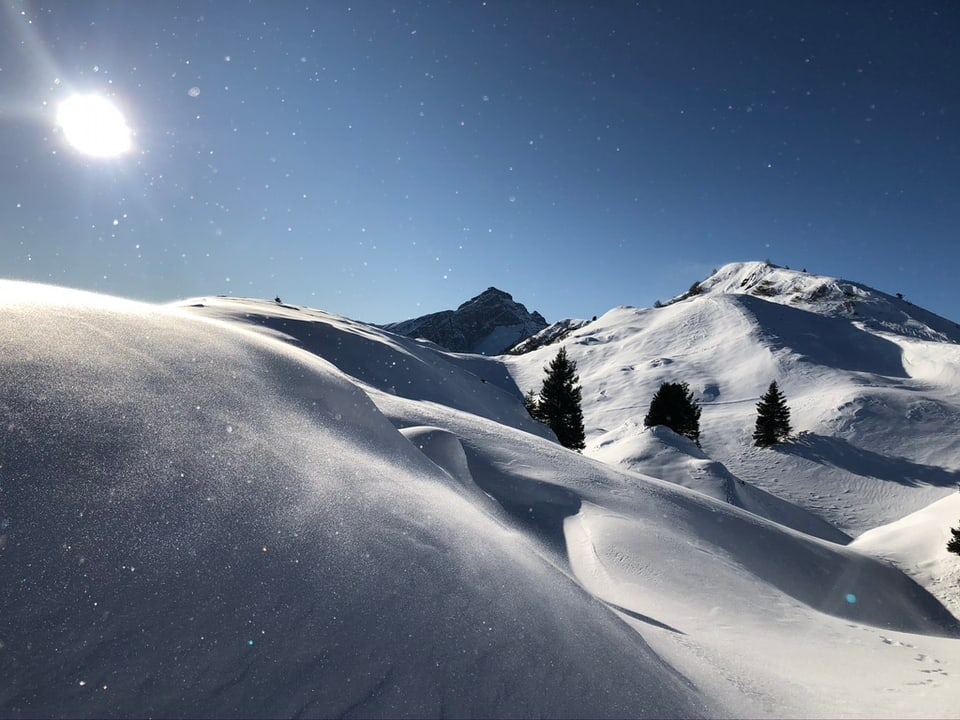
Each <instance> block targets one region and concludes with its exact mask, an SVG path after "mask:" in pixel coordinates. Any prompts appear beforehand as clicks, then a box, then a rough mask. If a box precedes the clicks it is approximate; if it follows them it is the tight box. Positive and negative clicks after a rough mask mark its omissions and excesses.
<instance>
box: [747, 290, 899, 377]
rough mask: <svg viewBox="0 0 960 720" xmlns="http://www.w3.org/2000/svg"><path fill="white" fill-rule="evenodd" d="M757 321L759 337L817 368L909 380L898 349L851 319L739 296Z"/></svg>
mask: <svg viewBox="0 0 960 720" xmlns="http://www.w3.org/2000/svg"><path fill="white" fill-rule="evenodd" d="M737 299H738V300H739V301H740V303H741V304H742V305H743V306H744V307H745V308H746V309H747V310H748V311H749V312H750V313H751V314H752V315H753V316H754V317H755V318H756V319H757V322H758V323H759V324H760V328H761V334H762V336H763V337H764V338H765V339H766V340H767V341H768V342H769V343H770V344H771V345H772V346H773V347H784V348H787V349H789V350H792V351H793V352H795V353H797V354H798V355H801V356H802V357H803V358H804V359H805V360H807V361H809V362H813V363H816V364H818V365H828V366H830V367H833V368H837V369H838V370H850V371H853V372H865V373H872V374H875V375H883V376H886V377H895V378H906V377H909V375H908V373H907V372H906V370H904V368H903V354H902V351H901V349H900V346H899V345H897V344H895V343H892V342H890V341H889V340H885V339H884V338H882V337H879V336H877V335H874V334H873V333H870V332H867V331H865V330H861V329H860V328H858V327H857V326H856V325H854V324H853V320H854V319H856V318H855V317H854V318H839V317H828V316H825V315H818V314H816V313H812V312H809V311H807V310H800V309H799V308H793V307H789V306H787V305H781V304H779V303H775V302H770V301H768V300H762V299H760V298H755V297H752V296H750V295H739V296H737Z"/></svg>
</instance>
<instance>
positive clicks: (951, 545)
mask: <svg viewBox="0 0 960 720" xmlns="http://www.w3.org/2000/svg"><path fill="white" fill-rule="evenodd" d="M950 534H951V535H953V537H952V538H950V539H949V540H948V541H947V550H949V551H950V552H952V553H956V554H957V555H960V525H958V526H957V527H955V528H950Z"/></svg>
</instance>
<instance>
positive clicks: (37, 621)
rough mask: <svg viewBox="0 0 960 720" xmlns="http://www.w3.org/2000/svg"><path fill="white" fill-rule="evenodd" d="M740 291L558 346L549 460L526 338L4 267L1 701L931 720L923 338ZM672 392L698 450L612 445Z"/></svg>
mask: <svg viewBox="0 0 960 720" xmlns="http://www.w3.org/2000/svg"><path fill="white" fill-rule="evenodd" d="M758 269H762V267H761V266H759V265H758V266H757V267H751V268H744V267H740V268H739V269H737V268H726V269H724V270H723V271H721V272H722V273H725V275H724V277H725V278H726V277H728V276H729V278H730V280H729V283H728V284H730V283H732V284H736V281H737V278H741V277H742V276H743V274H744V273H746V275H747V276H750V277H753V276H754V274H755V272H756V271H757V270H758ZM775 270H776V271H777V273H780V272H782V271H780V270H779V269H775ZM738 273H739V274H738ZM771 277H772V279H771V282H773V280H777V277H778V276H771ZM763 279H764V277H763V276H762V275H761V276H758V277H756V278H755V280H756V282H762V281H763ZM782 279H783V282H784V283H786V284H787V285H788V286H789V287H794V284H796V283H799V282H800V281H799V280H796V279H792V278H791V277H789V276H787V275H784V276H783V278H782ZM791 283H792V284H791ZM765 287H766V286H765ZM766 291H767V290H766V289H765V290H764V292H766ZM791 292H793V291H791ZM864 292H867V291H866V290H865V291H864ZM768 299H769V298H768ZM868 299H869V298H868ZM754 300H757V298H756V297H755V296H743V297H740V296H739V295H738V294H736V293H733V292H731V291H729V290H723V289H716V290H708V291H706V292H705V293H704V294H702V295H699V296H696V297H693V298H690V299H688V300H684V301H681V302H676V303H673V304H670V305H668V306H666V307H664V308H661V309H658V310H636V309H630V308H619V309H616V310H613V311H611V312H610V313H607V315H605V316H603V317H601V318H600V319H598V320H597V321H596V322H591V323H590V324H588V325H585V326H583V327H581V328H579V329H578V330H575V331H574V332H572V333H571V334H570V335H569V336H568V337H566V338H565V339H564V340H563V343H564V345H565V346H566V347H567V349H568V352H569V353H570V355H571V357H572V358H573V359H574V360H576V361H577V362H578V364H579V368H580V374H581V380H582V383H583V385H584V401H585V402H584V410H585V416H586V419H587V422H588V425H589V427H588V447H587V448H586V451H585V454H584V455H579V454H576V453H573V452H570V451H568V450H565V449H563V448H561V447H560V446H559V445H558V444H557V443H556V442H555V441H553V439H552V438H551V437H550V433H549V431H547V430H545V429H544V428H542V427H541V426H539V425H537V424H536V423H533V422H532V421H531V420H530V418H529V417H528V416H527V415H526V414H525V412H524V410H523V403H522V395H521V391H520V389H521V388H523V389H526V388H527V387H533V386H535V385H537V384H538V383H537V380H538V378H540V377H542V367H543V365H544V364H546V362H547V361H549V359H550V358H551V357H552V356H553V355H554V354H555V353H556V348H557V346H555V345H551V346H546V347H544V348H542V349H539V350H537V351H535V352H532V353H530V354H528V355H524V356H518V357H512V356H511V357H502V358H485V357H479V356H472V355H458V354H455V353H449V352H445V351H443V350H441V349H439V348H438V347H436V346H434V345H432V344H430V343H425V342H420V341H415V340H409V339H407V338H402V337H398V336H396V335H392V334H390V333H389V332H386V331H382V330H379V329H377V328H374V327H372V326H369V325H365V324H363V323H358V322H355V321H351V320H348V319H345V318H340V317H337V316H334V315H331V314H329V313H324V312H322V311H319V310H311V309H308V308H299V307H294V306H288V305H283V304H280V303H276V302H268V301H258V300H252V299H232V298H197V299H193V300H188V301H184V302H182V303H178V304H175V305H167V306H152V305H145V304H139V303H133V302H129V301H123V300H119V299H115V298H108V297H104V296H98V295H91V294H87V293H79V292H76V291H68V290H63V289H59V288H53V287H49V286H39V285H29V284H24V283H15V282H0V306H2V312H0V362H2V365H0V408H2V410H3V421H4V425H3V427H4V433H3V434H2V435H0V573H2V576H0V577H2V580H3V581H2V582H0V677H2V678H4V682H2V683H0V715H2V716H4V717H7V716H53V715H68V716H96V717H124V716H148V715H149V716H165V717H169V716H192V717H239V716H242V717H279V716H321V717H328V716H365V717H397V716H416V717H433V716H441V715H443V716H446V715H453V716H467V715H470V716H509V717H528V716H541V717H542V716H547V717H613V716H618V717H624V716H626V717H697V716H706V717H745V716H779V717H821V716H841V715H842V716H850V717H908V716H909V717H950V716H953V715H954V714H955V709H956V705H957V701H958V699H960V694H958V690H957V688H956V683H954V682H952V680H951V678H950V674H952V673H956V672H957V669H958V668H960V622H958V620H957V619H956V618H955V617H954V616H953V615H951V613H950V612H948V608H949V609H952V610H953V611H954V612H956V611H957V608H958V603H957V602H956V598H957V597H958V595H957V587H956V585H957V580H958V567H960V558H958V557H957V556H955V555H953V556H951V555H949V554H948V553H946V551H945V549H944V548H943V546H944V545H945V542H946V534H947V533H948V530H949V527H950V526H951V525H955V524H956V523H957V521H958V520H960V502H958V500H957V498H960V494H958V493H957V492H956V486H955V485H951V481H952V480H953V479H954V477H955V475H954V473H955V470H954V468H955V467H956V465H955V461H956V454H955V450H956V446H955V444H954V442H953V440H952V438H951V432H952V429H953V427H954V426H953V423H955V422H957V420H958V418H960V399H958V398H957V395H956V391H955V390H953V389H952V388H951V387H950V382H951V378H952V377H953V373H954V372H956V357H957V356H956V354H955V352H954V349H955V347H956V346H955V345H952V344H950V343H947V342H944V340H943V338H940V339H938V338H937V337H936V336H935V333H938V332H945V331H946V330H948V329H949V328H948V327H946V326H945V325H944V326H942V327H941V326H940V325H939V324H938V321H936V320H935V319H931V318H923V317H921V316H920V314H919V313H914V314H912V315H911V317H912V318H920V320H918V321H917V322H922V324H923V327H926V328H930V329H932V330H933V334H931V333H928V332H926V331H924V330H923V329H922V328H921V327H919V325H909V326H908V324H907V323H905V322H904V323H901V324H902V325H903V327H908V332H907V333H906V334H903V333H899V332H896V331H895V330H896V328H895V327H893V325H892V324H891V323H890V322H888V323H887V324H886V325H883V326H882V327H880V326H879V325H878V324H876V323H873V324H871V323H869V322H866V321H865V320H864V315H863V311H861V314H860V315H859V317H858V319H857V320H853V319H848V324H849V323H853V322H859V323H863V324H862V325H860V326H856V327H851V326H845V325H843V322H842V320H841V319H838V318H839V316H838V315H837V314H836V313H837V312H838V311H837V310H836V307H834V308H833V309H830V308H827V309H826V310H824V311H823V312H824V314H823V315H822V317H823V319H824V323H823V324H821V323H819V322H818V321H817V320H816V319H815V318H813V319H811V318H810V317H807V315H803V316H796V315H794V314H792V313H785V314H783V315H782V316H781V315H779V314H777V312H778V311H777V310H776V309H775V308H774V309H773V310H770V309H769V308H766V306H765V305H764V306H759V305H758V306H754V305H752V304H751V302H752V301H754ZM764 302H767V300H764ZM788 302H791V301H789V300H788ZM878 302H879V301H878ZM784 307H785V308H787V309H788V310H789V309H794V310H796V307H795V306H792V307H791V306H789V305H784ZM811 307H813V306H812V305H811ZM837 307H841V308H842V305H840V306H837ZM761 308H762V309H761ZM764 312H768V313H769V316H768V315H764ZM798 312H799V311H798ZM804 312H806V313H807V314H813V315H817V313H814V312H813V311H812V310H809V309H808V310H805V311H804ZM774 316H775V317H777V318H781V317H782V318H784V320H783V321H782V323H781V324H778V325H776V326H775V327H771V326H769V325H768V324H766V323H767V322H768V317H774ZM885 317H886V316H885ZM778 322H780V321H778ZM885 322H886V320H885ZM944 322H945V321H944ZM938 328H939V329H938ZM809 332H814V333H818V334H820V337H819V339H817V338H806V337H805V334H807V333H809ZM858 332H859V333H862V338H861V336H860V335H858V334H857V333H858ZM830 338H839V339H844V340H846V339H849V338H861V339H862V340H863V342H860V343H858V344H850V345H845V346H843V347H842V348H837V347H835V346H833V345H831V343H830V342H828V341H827V340H828V339H830ZM804 343H806V344H804ZM888 345H890V346H893V347H898V348H900V349H901V350H900V353H901V354H900V357H901V358H902V360H901V364H900V366H899V367H900V368H901V369H902V372H899V371H897V367H898V366H897V365H896V363H895V362H894V358H895V355H896V354H895V353H894V352H892V351H888V350H884V352H883V353H880V354H879V355H878V354H877V352H876V349H877V348H887V346H888ZM798 348H799V349H798ZM928 351H929V352H928ZM884 353H886V354H884ZM668 379H678V380H685V381H687V382H689V383H690V385H691V388H693V389H694V390H695V392H696V394H697V395H698V397H700V398H701V399H702V400H703V403H704V412H703V430H704V432H703V440H704V442H703V448H702V450H701V449H698V448H696V446H694V445H692V444H691V443H689V442H688V441H686V440H685V439H683V438H679V437H677V436H676V435H673V434H672V433H670V432H669V431H668V430H666V429H663V428H659V429H656V430H645V429H643V428H642V417H643V414H644V413H645V411H646V406H647V405H648V403H649V398H650V397H651V396H652V392H653V390H655V389H656V386H657V385H658V384H659V382H661V381H662V380H668ZM771 379H776V380H777V381H778V383H779V384H780V386H781V388H782V389H783V390H784V392H785V393H786V396H787V400H788V402H789V403H790V405H791V407H792V408H793V411H794V422H795V425H796V429H797V430H800V431H805V432H806V434H805V435H803V436H802V437H800V438H798V439H797V440H796V442H794V443H792V444H790V445H789V446H787V447H781V448H779V449H772V450H760V449H757V448H753V447H752V446H750V445H749V435H750V433H751V432H752V427H749V426H750V418H751V417H752V413H753V412H754V405H755V403H756V400H757V398H758V397H759V394H760V393H761V392H763V390H764V389H765V388H766V386H767V385H768V384H769V382H770V380H771ZM833 506H835V507H833ZM911 513H913V514H911ZM851 536H856V539H855V540H854V541H853V542H852V543H850V544H849V545H847V544H846V543H847V540H848V538H849V537H851ZM931 592H933V593H934V594H931ZM945 605H946V607H945Z"/></svg>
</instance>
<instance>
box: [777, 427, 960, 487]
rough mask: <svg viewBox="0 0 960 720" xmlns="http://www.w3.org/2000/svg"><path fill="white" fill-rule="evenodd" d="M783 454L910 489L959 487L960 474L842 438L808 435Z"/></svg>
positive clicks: (786, 447)
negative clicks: (881, 451) (926, 486)
mask: <svg viewBox="0 0 960 720" xmlns="http://www.w3.org/2000/svg"><path fill="white" fill-rule="evenodd" d="M777 449H778V450H779V451H780V452H784V453H787V454H789V455H795V456H797V457H801V458H804V459H805V460H810V461H811V462H815V463H817V464H818V465H826V466H828V467H833V468H837V469H839V470H845V471H847V472H849V473H852V474H854V475H860V476H863V477H875V478H877V479H878V480H886V481H888V482H895V483H899V484H900V485H906V486H908V487H920V486H921V485H932V486H935V487H957V486H958V485H960V472H956V471H953V470H947V469H945V468H942V467H938V466H936V465H921V464H920V463H915V462H912V461H911V460H908V459H906V458H901V457H889V456H886V455H880V454H879V453H875V452H871V451H870V450H864V449H862V448H858V447H856V446H855V445H852V444H851V443H849V442H848V441H846V440H844V439H843V438H838V437H827V436H824V435H817V434H814V433H808V434H806V435H802V436H801V437H798V438H797V439H795V440H792V441H791V442H789V443H785V444H783V445H780V446H778V447H777Z"/></svg>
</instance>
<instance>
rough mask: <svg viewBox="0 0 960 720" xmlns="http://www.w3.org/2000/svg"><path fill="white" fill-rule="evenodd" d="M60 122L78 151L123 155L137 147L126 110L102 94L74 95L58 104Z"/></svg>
mask: <svg viewBox="0 0 960 720" xmlns="http://www.w3.org/2000/svg"><path fill="white" fill-rule="evenodd" d="M57 125H59V126H60V128H61V129H62V130H63V135H64V137H65V138H66V139H67V142H68V143H70V145H71V146H73V148H74V149H76V150H77V151H78V152H81V153H83V154H84V155H92V156H93V157H102V158H105V157H114V156H116V155H122V154H123V153H125V152H127V151H128V150H130V148H131V147H133V141H132V138H131V132H130V128H129V127H128V126H127V121H126V120H125V119H124V117H123V113H121V112H120V110H119V108H117V106H116V105H114V104H113V103H112V102H110V101H109V100H107V99H106V98H105V97H103V96H102V95H72V96H71V97H69V98H67V99H66V100H64V101H63V102H62V103H60V106H59V107H58V108H57Z"/></svg>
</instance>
